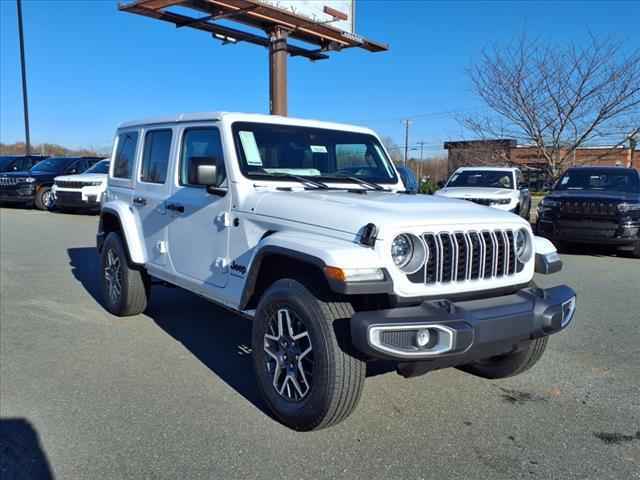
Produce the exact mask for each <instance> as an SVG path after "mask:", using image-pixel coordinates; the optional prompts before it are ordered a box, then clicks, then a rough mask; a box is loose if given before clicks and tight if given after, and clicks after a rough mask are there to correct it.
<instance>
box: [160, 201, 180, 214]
mask: <svg viewBox="0 0 640 480" xmlns="http://www.w3.org/2000/svg"><path fill="white" fill-rule="evenodd" d="M165 208H166V209H167V210H171V211H172V212H178V213H184V206H183V205H178V204H177V203H167V204H166V205H165Z"/></svg>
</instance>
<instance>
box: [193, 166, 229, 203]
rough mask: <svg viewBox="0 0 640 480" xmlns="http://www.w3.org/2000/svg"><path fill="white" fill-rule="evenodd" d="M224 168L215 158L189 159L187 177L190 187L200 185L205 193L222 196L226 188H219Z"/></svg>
mask: <svg viewBox="0 0 640 480" xmlns="http://www.w3.org/2000/svg"><path fill="white" fill-rule="evenodd" d="M223 168H224V166H223V165H222V162H220V161H219V160H218V159H217V158H215V157H189V160H188V171H187V176H188V178H189V184H190V185H202V186H203V187H205V188H206V190H207V193H210V194H212V195H224V194H225V193H226V192H227V189H226V188H220V184H221V183H222V181H223V180H224V175H222V174H221V173H222V171H223Z"/></svg>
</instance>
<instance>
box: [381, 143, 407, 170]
mask: <svg viewBox="0 0 640 480" xmlns="http://www.w3.org/2000/svg"><path fill="white" fill-rule="evenodd" d="M380 140H382V144H383V145H384V148H385V149H386V150H387V152H389V156H390V157H391V161H392V162H393V163H396V164H399V162H402V159H403V156H402V155H403V154H402V152H403V147H400V146H398V144H397V143H396V142H395V141H394V140H393V138H391V137H382V138H381V139H380Z"/></svg>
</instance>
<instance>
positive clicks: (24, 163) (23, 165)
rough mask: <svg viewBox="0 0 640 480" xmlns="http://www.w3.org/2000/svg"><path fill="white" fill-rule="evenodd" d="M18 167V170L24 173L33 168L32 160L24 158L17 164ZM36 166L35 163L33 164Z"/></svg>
mask: <svg viewBox="0 0 640 480" xmlns="http://www.w3.org/2000/svg"><path fill="white" fill-rule="evenodd" d="M15 165H16V166H17V167H18V170H19V171H21V172H24V171H26V170H29V169H30V168H31V166H32V165H31V159H30V158H29V157H24V158H21V159H20V160H18V161H17V162H16V164H15ZM33 165H35V162H34V163H33Z"/></svg>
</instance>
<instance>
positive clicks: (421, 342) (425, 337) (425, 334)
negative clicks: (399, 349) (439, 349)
mask: <svg viewBox="0 0 640 480" xmlns="http://www.w3.org/2000/svg"><path fill="white" fill-rule="evenodd" d="M429 340H431V334H430V333H429V330H427V329H426V328H425V329H422V330H419V331H418V333H416V345H417V346H418V347H420V348H423V347H425V346H426V345H427V344H428V343H429Z"/></svg>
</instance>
